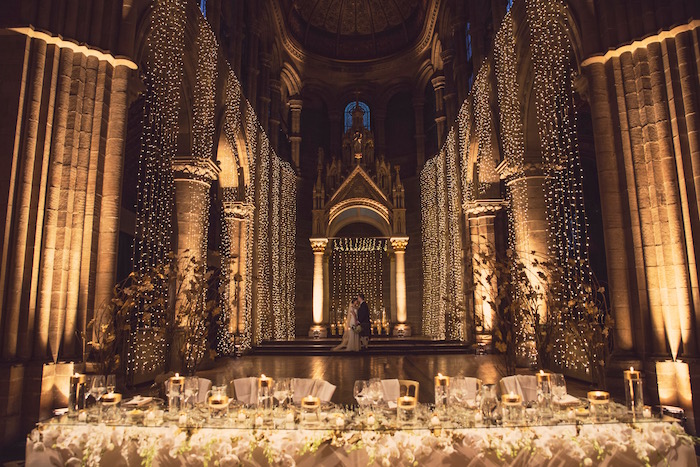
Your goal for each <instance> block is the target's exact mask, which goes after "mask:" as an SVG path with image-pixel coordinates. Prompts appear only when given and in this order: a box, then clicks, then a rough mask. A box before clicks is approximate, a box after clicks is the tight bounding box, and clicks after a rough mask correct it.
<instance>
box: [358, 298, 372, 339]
mask: <svg viewBox="0 0 700 467" xmlns="http://www.w3.org/2000/svg"><path fill="white" fill-rule="evenodd" d="M357 322H358V323H360V325H361V326H362V332H360V336H362V337H369V335H370V334H371V326H372V324H371V322H370V320H369V306H367V302H362V303H361V304H360V308H358V309H357Z"/></svg>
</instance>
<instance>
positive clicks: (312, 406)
mask: <svg viewBox="0 0 700 467" xmlns="http://www.w3.org/2000/svg"><path fill="white" fill-rule="evenodd" d="M320 408H321V400H320V399H319V398H318V397H315V396H311V395H309V396H306V397H304V398H302V399H301V421H302V422H318V421H320V413H319V410H320Z"/></svg>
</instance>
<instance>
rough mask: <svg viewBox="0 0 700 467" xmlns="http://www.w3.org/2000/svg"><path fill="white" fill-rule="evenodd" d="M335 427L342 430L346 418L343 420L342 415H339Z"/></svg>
mask: <svg viewBox="0 0 700 467" xmlns="http://www.w3.org/2000/svg"><path fill="white" fill-rule="evenodd" d="M335 426H337V427H338V428H342V427H344V426H345V418H343V416H342V415H338V416H337V417H336V418H335Z"/></svg>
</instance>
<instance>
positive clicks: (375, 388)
mask: <svg viewBox="0 0 700 467" xmlns="http://www.w3.org/2000/svg"><path fill="white" fill-rule="evenodd" d="M367 386H368V389H369V391H368V393H367V395H368V396H369V398H370V400H371V401H372V405H374V406H375V409H376V406H377V405H378V404H379V403H380V402H381V400H382V399H383V398H384V391H383V388H382V380H380V379H379V378H372V379H370V380H369V382H368V383H367Z"/></svg>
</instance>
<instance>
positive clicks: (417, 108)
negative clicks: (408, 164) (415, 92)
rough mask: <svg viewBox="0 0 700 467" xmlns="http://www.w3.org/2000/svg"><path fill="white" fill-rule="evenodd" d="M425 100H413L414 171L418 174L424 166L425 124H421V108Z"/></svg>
mask: <svg viewBox="0 0 700 467" xmlns="http://www.w3.org/2000/svg"><path fill="white" fill-rule="evenodd" d="M424 105H425V99H424V98H423V96H415V97H414V98H413V119H414V120H415V123H416V135H415V139H416V164H417V166H416V171H417V172H420V170H421V169H422V168H423V164H425V124H424V123H423V106H424Z"/></svg>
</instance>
